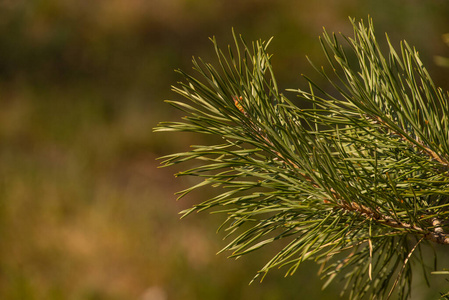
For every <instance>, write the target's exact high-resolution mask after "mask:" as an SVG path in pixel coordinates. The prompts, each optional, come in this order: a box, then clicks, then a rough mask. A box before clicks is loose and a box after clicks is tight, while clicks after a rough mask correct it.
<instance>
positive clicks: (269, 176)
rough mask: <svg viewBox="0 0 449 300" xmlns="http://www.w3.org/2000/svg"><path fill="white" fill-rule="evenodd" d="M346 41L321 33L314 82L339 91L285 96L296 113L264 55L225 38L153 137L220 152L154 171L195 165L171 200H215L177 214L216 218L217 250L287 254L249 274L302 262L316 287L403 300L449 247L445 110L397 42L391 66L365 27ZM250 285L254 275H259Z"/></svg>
mask: <svg viewBox="0 0 449 300" xmlns="http://www.w3.org/2000/svg"><path fill="white" fill-rule="evenodd" d="M352 23H353V26H354V37H352V38H348V37H344V36H343V41H344V43H345V44H341V43H340V40H339V38H337V36H336V35H331V34H328V33H327V32H324V34H323V36H322V38H321V40H320V41H321V44H322V47H323V50H324V53H325V55H326V57H327V59H328V62H329V64H330V66H331V71H330V72H329V71H328V70H326V69H325V68H323V67H320V68H318V67H316V70H317V71H318V72H319V73H320V74H321V75H322V76H323V77H324V78H325V79H326V80H328V81H329V82H330V83H331V84H332V86H333V87H334V88H335V89H336V91H337V92H338V96H335V95H336V93H335V92H334V91H325V90H324V89H323V88H320V87H319V86H318V85H317V84H315V83H314V82H312V81H310V80H309V79H307V77H306V79H307V80H309V82H310V90H308V91H304V90H290V91H294V92H295V93H297V95H298V97H299V98H300V99H301V100H302V101H303V102H304V101H305V102H310V103H311V104H312V105H311V106H310V105H309V106H307V107H312V108H307V109H305V108H301V107H299V106H297V105H296V104H294V103H293V102H292V101H291V100H289V99H288V98H287V97H286V96H284V95H283V94H281V93H280V92H279V90H278V87H277V84H276V80H275V77H274V73H273V69H272V66H271V63H270V57H271V56H270V55H269V54H267V52H266V51H267V46H268V45H269V42H263V41H257V42H255V43H253V44H251V45H248V44H247V43H245V41H244V40H243V39H242V38H241V37H237V36H236V35H235V34H234V40H235V48H231V47H229V49H228V53H223V52H222V51H221V50H220V48H219V47H218V45H217V42H216V41H215V39H212V42H213V44H214V47H215V51H216V54H217V57H218V65H217V66H214V65H212V64H209V63H205V62H203V61H202V60H200V59H198V60H194V61H193V64H194V69H195V70H196V71H197V75H196V76H195V77H194V76H192V75H189V74H187V73H184V72H182V71H179V72H180V73H181V74H182V76H183V77H184V78H185V82H183V83H180V84H179V85H178V86H177V87H174V88H173V90H174V91H175V92H177V93H178V94H180V95H181V96H183V97H184V98H186V99H187V100H188V101H187V102H181V101H169V103H170V104H172V105H173V106H175V107H176V108H178V109H180V110H182V111H184V112H185V113H186V114H187V116H186V117H185V118H184V119H183V120H182V121H181V122H167V123H162V124H160V125H159V126H158V127H157V128H156V129H155V130H156V131H188V132H196V133H205V134H212V135H215V136H218V137H221V138H222V143H221V144H216V145H201V146H194V147H192V149H191V150H190V151H186V152H183V153H176V154H172V155H168V156H166V157H164V158H163V159H164V162H163V164H164V165H165V166H170V165H174V164H177V163H181V162H186V161H189V160H196V161H198V163H197V164H196V167H195V168H192V169H189V170H186V171H183V172H181V173H179V174H178V176H181V175H189V176H198V177H204V181H201V182H200V183H199V184H197V185H195V186H193V187H191V188H188V189H186V190H185V191H182V192H180V198H181V197H183V196H185V195H186V194H187V193H190V192H191V191H193V190H196V189H197V188H200V187H204V186H211V187H213V188H215V189H216V190H217V191H218V192H217V196H215V197H213V198H211V199H208V200H204V201H203V202H201V203H199V204H197V205H195V206H194V207H193V208H192V209H188V210H186V211H184V212H183V215H184V216H185V215H188V214H190V213H192V212H194V211H203V210H212V211H218V212H222V213H225V214H226V215H227V221H226V222H225V223H224V224H223V225H222V227H221V228H222V229H224V230H226V231H228V235H229V236H233V237H234V238H233V240H232V241H231V242H230V243H229V244H228V245H227V246H226V247H225V248H224V250H229V251H231V252H232V255H231V256H232V257H239V256H241V255H245V254H247V253H249V252H252V251H255V250H257V249H259V248H261V247H264V246H266V245H270V244H271V243H274V242H276V241H278V240H285V241H286V242H285V243H284V245H285V246H284V248H283V249H282V250H281V251H280V252H279V253H278V254H276V255H275V256H274V257H273V258H272V259H271V260H270V261H269V262H268V263H267V264H266V265H265V266H264V267H263V268H262V269H261V270H260V271H259V274H258V275H260V276H261V278H263V277H264V276H265V274H266V273H267V272H268V271H269V270H270V269H272V268H279V267H284V266H287V267H288V271H287V275H291V274H293V273H294V272H295V271H296V270H297V268H298V267H299V266H300V265H301V263H302V262H304V261H305V260H315V261H317V262H318V263H320V264H321V265H322V267H321V271H320V274H321V276H322V277H323V278H327V281H326V283H325V286H326V285H328V284H329V283H331V282H332V281H333V280H335V279H336V278H339V279H340V280H343V281H345V282H346V284H345V290H347V291H348V295H349V298H350V299H360V298H361V297H363V296H365V295H368V297H369V298H371V299H374V298H376V299H382V298H389V297H390V296H391V295H392V293H393V291H396V292H397V295H398V297H399V298H400V299H403V298H407V297H408V296H409V295H410V292H411V278H412V275H411V274H412V265H411V261H414V262H416V263H417V264H419V265H422V266H423V265H424V261H423V259H422V256H420V254H417V253H421V247H422V246H423V245H424V244H425V243H440V244H446V245H447V244H449V235H448V232H449V231H448V230H449V228H448V225H447V224H448V219H449V209H448V208H449V201H448V199H449V198H448V195H449V176H448V174H449V173H448V171H449V101H448V94H447V93H446V92H444V91H442V90H441V89H440V88H437V87H436V86H435V84H434V83H433V81H432V79H431V78H430V75H429V74H428V72H427V70H426V69H425V68H424V66H423V63H422V62H421V60H420V58H419V55H418V52H417V51H416V50H415V49H414V48H412V47H410V46H409V45H408V44H407V43H406V42H405V41H404V42H402V43H401V48H400V51H396V50H395V49H394V48H393V46H392V45H391V43H390V41H389V39H388V37H387V43H388V47H389V50H388V53H387V54H384V53H383V52H382V51H381V50H380V47H379V45H378V43H377V41H376V37H375V34H374V29H373V24H372V21H371V20H369V22H368V24H367V25H365V24H364V23H363V22H360V23H358V24H356V23H355V22H354V21H353V20H352ZM256 277H257V276H256Z"/></svg>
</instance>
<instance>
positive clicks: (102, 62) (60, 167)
mask: <svg viewBox="0 0 449 300" xmlns="http://www.w3.org/2000/svg"><path fill="white" fill-rule="evenodd" d="M368 15H370V16H371V17H373V19H374V22H375V26H376V30H377V32H378V35H379V37H380V38H381V39H383V32H385V31H387V32H388V33H389V35H390V37H392V40H394V41H398V40H399V39H402V38H404V39H406V40H407V41H409V42H410V43H411V44H412V45H415V46H417V48H418V49H420V53H421V55H422V58H423V60H424V62H425V63H426V64H427V66H428V69H429V70H430V72H431V74H432V75H433V76H434V78H435V81H436V82H437V84H438V85H440V86H443V87H444V88H446V89H447V88H448V87H449V81H448V80H447V78H448V75H449V72H448V70H447V69H444V68H439V67H437V66H436V65H435V64H434V63H433V56H434V55H441V56H449V48H447V46H446V45H445V44H444V43H443V42H442V39H441V35H442V34H444V33H446V32H449V19H448V16H449V4H448V2H447V1H443V0H440V1H437V0H434V1H413V0H409V1H406V0H402V1H399V0H397V1H380V0H368V1H354V0H340V1H324V0H321V1H293V0H288V1H272V0H271V1H268V0H249V1H237V0H221V1H215V0H149V1H145V0H126V1H125V0H122V1H120V0H108V1H106V0H104V1H82V0H42V1H37V0H35V1H25V0H10V1H8V0H4V1H0V104H1V106H0V245H1V246H0V299H143V300H171V299H335V298H336V297H337V296H336V295H337V291H338V287H337V288H335V287H334V288H330V289H327V290H325V291H324V292H323V291H321V288H320V287H321V284H322V283H323V282H320V281H319V279H317V277H316V272H317V267H315V266H314V265H313V264H309V265H307V266H305V267H304V268H303V269H300V270H299V271H298V273H297V274H295V276H293V277H288V278H285V279H284V278H283V274H284V273H283V271H285V270H280V271H279V272H273V273H272V274H269V276H268V277H267V278H266V280H265V281H264V282H263V283H262V284H259V283H254V284H252V285H250V286H248V283H249V281H250V280H251V278H252V276H253V275H254V274H255V273H256V272H257V270H258V269H259V268H260V267H262V266H263V264H264V263H265V262H266V261H267V260H268V259H269V258H270V257H271V255H273V253H274V251H275V250H277V249H268V248H267V249H262V250H260V251H259V253H254V254H253V255H250V256H248V257H246V258H242V259H240V260H237V261H235V260H229V259H227V258H226V253H225V254H220V255H215V253H216V252H218V251H219V250H220V249H221V247H222V246H224V245H225V243H226V241H222V238H223V234H222V233H219V234H216V233H215V228H217V227H218V226H219V224H220V223H221V222H222V221H223V216H210V215H209V214H207V213H203V214H199V215H194V216H191V217H189V218H187V219H183V220H179V216H178V212H179V211H180V210H182V209H185V208H187V207H190V206H191V205H192V204H193V203H195V202H198V201H201V200H204V199H205V197H206V196H205V195H201V194H199V193H195V194H193V195H190V196H189V197H187V198H185V199H183V200H182V201H179V202H176V201H175V199H176V197H175V196H174V195H173V194H174V193H175V192H176V191H179V190H180V189H183V188H186V187H187V186H189V184H190V183H191V182H190V181H189V179H176V180H175V178H174V177H173V174H174V173H175V172H177V171H179V169H176V168H166V169H157V167H158V164H159V162H158V161H156V160H155V159H156V158H157V157H159V156H162V155H165V154H169V153H172V152H175V151H183V150H185V149H187V148H188V146H189V145H190V144H192V143H201V142H207V141H205V140H202V139H204V137H198V136H190V135H184V134H182V135H179V134H160V133H158V134H154V133H152V128H153V127H154V126H156V125H157V123H158V122H160V121H167V120H176V119H178V118H179V117H180V116H182V115H181V114H180V113H179V112H177V111H174V109H172V108H171V107H170V106H169V105H167V104H164V103H163V100H164V99H179V97H178V96H177V95H175V94H174V93H172V92H171V91H170V85H172V84H175V83H176V81H177V80H180V79H181V78H179V77H177V75H176V74H175V73H174V72H173V70H174V69H177V68H181V69H183V70H187V71H188V70H190V69H191V64H190V60H191V57H192V56H193V55H194V56H201V57H202V58H204V59H205V60H212V59H213V56H214V53H213V48H212V45H211V43H210V41H209V40H208V37H210V36H212V35H215V36H217V38H218V40H219V42H220V44H222V45H223V46H226V44H227V43H229V42H230V41H231V38H232V36H231V28H232V27H234V28H235V31H236V32H238V33H242V34H243V35H244V37H245V39H246V40H247V41H250V40H254V39H259V38H262V39H268V38H270V37H271V36H275V39H274V41H273V44H272V46H271V48H270V49H271V52H272V53H274V54H275V56H274V57H273V64H274V67H275V71H276V72H277V75H278V82H279V83H280V86H281V87H282V88H283V89H284V88H297V87H300V86H302V85H303V84H304V82H303V81H302V80H301V78H300V74H301V73H305V74H311V75H312V77H313V74H314V71H312V69H311V68H310V66H309V65H308V63H307V61H306V59H305V55H309V56H310V57H311V58H312V59H313V60H314V61H316V62H317V64H321V63H323V55H321V52H320V51H321V50H320V45H319V42H318V36H319V35H320V34H321V32H322V27H323V26H325V27H326V29H327V30H329V31H336V32H339V31H341V32H344V33H346V34H350V33H351V25H350V22H349V21H348V16H352V17H355V18H357V19H360V18H364V19H366V18H367V16H368ZM209 192H210V191H209ZM206 193H208V191H206ZM446 267H447V266H446ZM434 282H435V283H437V284H438V282H440V284H444V279H443V278H441V279H440V278H435V280H434ZM437 292H438V289H436V288H433V289H430V290H429V289H427V288H425V286H424V284H423V283H422V282H421V281H417V283H416V290H415V295H414V299H431V298H428V297H435V295H437ZM429 293H433V294H429ZM431 295H433V296H431Z"/></svg>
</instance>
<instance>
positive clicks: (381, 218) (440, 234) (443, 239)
mask: <svg viewBox="0 0 449 300" xmlns="http://www.w3.org/2000/svg"><path fill="white" fill-rule="evenodd" d="M339 207H340V208H342V209H345V210H348V211H356V212H358V213H360V214H361V215H362V216H365V217H367V218H370V219H373V220H374V221H376V222H377V223H380V224H383V225H386V226H389V227H392V228H403V229H409V230H412V231H414V232H417V233H418V234H421V235H422V236H423V237H424V239H426V240H429V241H432V242H435V243H438V244H442V245H449V234H447V233H445V232H444V229H443V227H442V226H441V220H439V219H437V218H433V219H432V227H433V228H434V229H433V231H429V230H426V229H423V228H421V227H418V226H416V225H412V224H408V223H405V222H399V221H397V220H394V219H393V218H392V217H389V216H385V215H382V214H380V213H379V212H377V211H374V210H373V209H371V208H369V207H366V206H364V205H360V204H357V203H354V202H351V203H346V202H343V203H342V204H340V205H339Z"/></svg>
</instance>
